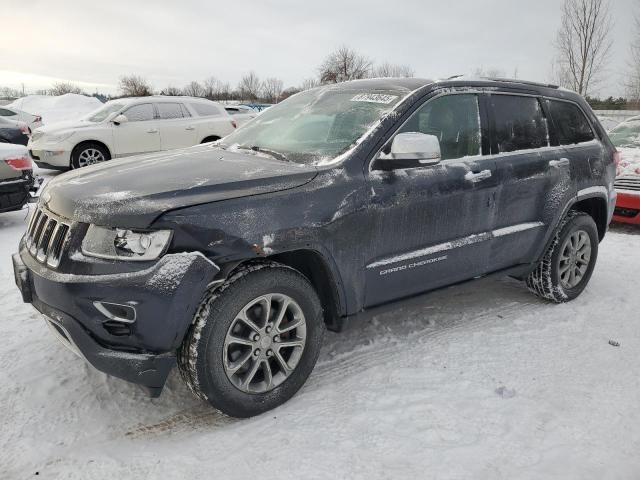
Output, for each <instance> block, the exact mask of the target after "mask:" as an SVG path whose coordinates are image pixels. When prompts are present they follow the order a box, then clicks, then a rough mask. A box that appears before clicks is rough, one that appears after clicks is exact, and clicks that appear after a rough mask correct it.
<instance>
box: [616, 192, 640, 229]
mask: <svg viewBox="0 0 640 480" xmlns="http://www.w3.org/2000/svg"><path fill="white" fill-rule="evenodd" d="M617 193H618V199H617V200H616V208H615V210H614V213H613V221H614V222H620V223H630V224H634V225H640V192H627V191H623V190H618V191H617Z"/></svg>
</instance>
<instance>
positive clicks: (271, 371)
mask: <svg viewBox="0 0 640 480" xmlns="http://www.w3.org/2000/svg"><path fill="white" fill-rule="evenodd" d="M306 333H307V327H306V319H305V316H304V314H303V312H302V309H301V308H300V305H298V303H297V302H296V301H295V300H294V299H292V298H291V297H289V296H288V295H284V294H280V293H271V294H267V295H262V296H260V297H258V298H255V299H253V300H251V301H250V302H249V303H247V304H246V305H245V306H244V307H243V308H242V309H241V310H240V312H239V313H238V314H237V315H236V317H235V318H234V320H233V322H231V326H230V327H229V330H228V331H227V335H226V337H225V342H224V349H223V357H224V358H223V365H224V371H225V373H226V375H227V378H228V379H229V380H230V381H231V383H233V385H235V387H236V388H238V389H239V390H241V391H243V392H246V393H266V392H268V391H270V390H273V389H274V388H276V387H277V386H278V385H280V384H282V382H284V381H285V380H286V379H287V378H288V377H289V376H290V375H291V374H292V373H293V371H294V370H295V368H296V366H297V365H298V362H299V361H300V358H301V357H302V353H303V351H304V347H305V340H306Z"/></svg>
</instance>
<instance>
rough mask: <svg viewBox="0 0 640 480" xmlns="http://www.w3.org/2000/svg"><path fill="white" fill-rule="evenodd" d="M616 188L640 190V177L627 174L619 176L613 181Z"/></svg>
mask: <svg viewBox="0 0 640 480" xmlns="http://www.w3.org/2000/svg"><path fill="white" fill-rule="evenodd" d="M613 186H614V188H619V189H622V190H640V177H635V176H625V177H618V178H616V180H615V181H614V182H613Z"/></svg>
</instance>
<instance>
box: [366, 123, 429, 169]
mask: <svg viewBox="0 0 640 480" xmlns="http://www.w3.org/2000/svg"><path fill="white" fill-rule="evenodd" d="M440 155H441V154H440V141H439V140H438V137H436V136H435V135H427V134H426V133H419V132H405V133H399V134H398V135H396V136H395V137H394V138H393V141H392V143H391V151H390V153H383V152H381V153H380V155H379V156H378V158H377V159H376V161H375V164H374V168H375V169H376V170H395V169H398V168H414V167H421V166H427V165H437V164H438V163H440V159H441V156H440Z"/></svg>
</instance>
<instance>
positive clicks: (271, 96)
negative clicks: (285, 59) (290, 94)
mask: <svg viewBox="0 0 640 480" xmlns="http://www.w3.org/2000/svg"><path fill="white" fill-rule="evenodd" d="M283 88H284V86H283V84H282V80H280V79H279V78H274V77H270V78H267V79H266V80H265V81H264V82H262V97H263V98H264V99H265V100H266V101H267V102H269V103H278V101H279V100H280V95H282V89H283Z"/></svg>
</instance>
